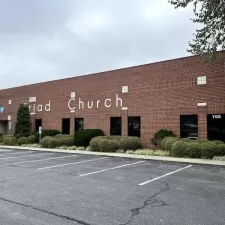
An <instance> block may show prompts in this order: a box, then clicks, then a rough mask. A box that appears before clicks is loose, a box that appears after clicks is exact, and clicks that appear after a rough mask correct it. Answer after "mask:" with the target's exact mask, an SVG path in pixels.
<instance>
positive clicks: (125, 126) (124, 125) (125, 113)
mask: <svg viewBox="0 0 225 225" xmlns="http://www.w3.org/2000/svg"><path fill="white" fill-rule="evenodd" d="M121 118H122V136H127V135H128V130H127V129H128V110H122V111H121Z"/></svg>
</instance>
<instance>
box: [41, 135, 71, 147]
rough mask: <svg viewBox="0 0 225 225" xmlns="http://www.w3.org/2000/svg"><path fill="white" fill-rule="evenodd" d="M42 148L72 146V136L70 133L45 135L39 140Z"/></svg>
mask: <svg viewBox="0 0 225 225" xmlns="http://www.w3.org/2000/svg"><path fill="white" fill-rule="evenodd" d="M40 144H41V146H42V147H44V148H57V147H60V146H73V145H74V138H73V137H71V136H70V135H62V134H61V135H56V136H53V137H52V136H45V137H44V138H42V140H41V142H40Z"/></svg>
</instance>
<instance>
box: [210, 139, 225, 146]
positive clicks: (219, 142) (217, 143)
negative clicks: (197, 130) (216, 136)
mask: <svg viewBox="0 0 225 225" xmlns="http://www.w3.org/2000/svg"><path fill="white" fill-rule="evenodd" d="M211 142H212V143H214V144H216V145H220V144H225V143H224V142H223V141H219V140H215V141H211Z"/></svg>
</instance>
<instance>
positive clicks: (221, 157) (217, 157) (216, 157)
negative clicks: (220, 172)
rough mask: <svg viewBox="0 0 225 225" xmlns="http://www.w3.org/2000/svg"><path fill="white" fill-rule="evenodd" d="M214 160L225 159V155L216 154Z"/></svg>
mask: <svg viewBox="0 0 225 225" xmlns="http://www.w3.org/2000/svg"><path fill="white" fill-rule="evenodd" d="M213 160H218V161H225V156H215V157H213Z"/></svg>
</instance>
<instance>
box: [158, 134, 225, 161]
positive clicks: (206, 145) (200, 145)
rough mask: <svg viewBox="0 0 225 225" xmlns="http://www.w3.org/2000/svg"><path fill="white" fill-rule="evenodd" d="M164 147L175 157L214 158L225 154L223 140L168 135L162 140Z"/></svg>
mask: <svg viewBox="0 0 225 225" xmlns="http://www.w3.org/2000/svg"><path fill="white" fill-rule="evenodd" d="M162 149H163V150H166V151H169V152H170V155H171V156H174V157H187V158H204V159H212V158H213V157H215V156H225V143H224V142H222V141H208V140H191V139H178V138H173V137H166V138H164V139H163V141H162Z"/></svg>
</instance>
